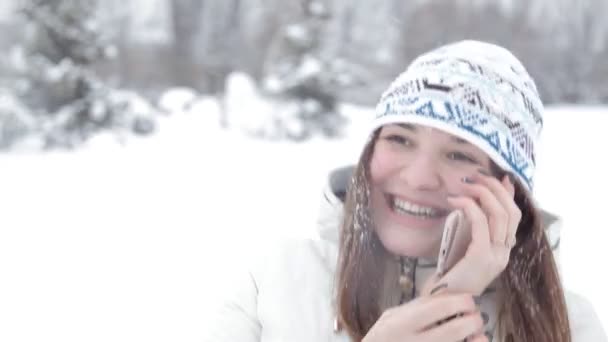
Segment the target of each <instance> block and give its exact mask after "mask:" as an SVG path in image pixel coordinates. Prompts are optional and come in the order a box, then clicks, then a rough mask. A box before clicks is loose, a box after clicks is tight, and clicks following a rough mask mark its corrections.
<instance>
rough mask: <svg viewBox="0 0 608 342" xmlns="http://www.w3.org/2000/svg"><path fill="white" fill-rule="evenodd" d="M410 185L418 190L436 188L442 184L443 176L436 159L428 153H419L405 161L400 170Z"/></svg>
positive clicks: (402, 177)
mask: <svg viewBox="0 0 608 342" xmlns="http://www.w3.org/2000/svg"><path fill="white" fill-rule="evenodd" d="M400 176H401V179H403V180H404V181H405V182H406V183H407V184H408V186H409V187H411V188H412V189H416V190H435V189H437V188H439V187H440V186H441V177H440V175H439V170H438V166H437V164H436V162H435V160H434V159H433V158H432V157H431V156H428V155H425V154H419V155H418V156H416V157H415V158H413V159H411V160H410V161H409V163H404V165H403V167H402V168H401V172H400Z"/></svg>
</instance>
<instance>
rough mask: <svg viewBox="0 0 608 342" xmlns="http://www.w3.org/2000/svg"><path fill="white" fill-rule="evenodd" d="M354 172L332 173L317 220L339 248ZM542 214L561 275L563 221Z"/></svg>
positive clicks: (344, 169)
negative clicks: (560, 255) (344, 213)
mask: <svg viewBox="0 0 608 342" xmlns="http://www.w3.org/2000/svg"><path fill="white" fill-rule="evenodd" d="M353 170H354V166H345V167H342V168H338V169H335V170H333V171H332V172H330V174H329V177H328V180H327V184H326V185H325V189H324V191H323V197H322V199H321V206H320V212H319V217H318V220H317V223H318V224H317V226H318V229H319V236H320V238H321V239H322V240H325V241H327V242H329V243H330V244H332V245H335V246H336V247H338V244H339V231H340V224H341V223H342V212H343V205H344V199H345V197H346V189H347V186H348V183H349V181H350V178H351V175H352V173H353ZM540 213H541V220H542V225H543V227H544V230H545V233H546V235H547V238H548V240H549V244H550V245H551V250H552V251H553V254H554V256H555V259H556V262H557V265H558V269H559V270H560V274H561V266H560V264H559V247H560V232H561V225H562V221H561V219H560V218H559V217H558V216H557V215H555V214H553V213H550V212H548V211H546V210H543V209H540Z"/></svg>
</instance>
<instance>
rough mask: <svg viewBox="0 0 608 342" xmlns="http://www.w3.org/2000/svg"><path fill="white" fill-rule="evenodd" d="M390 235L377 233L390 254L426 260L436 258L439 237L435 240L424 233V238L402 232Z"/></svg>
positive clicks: (388, 233) (430, 235)
mask: <svg viewBox="0 0 608 342" xmlns="http://www.w3.org/2000/svg"><path fill="white" fill-rule="evenodd" d="M383 233H384V234H383ZM390 233H391V232H379V233H378V238H379V239H380V241H381V242H382V245H384V248H385V249H386V250H387V251H389V252H390V253H391V254H394V255H399V256H409V257H415V258H428V259H434V258H436V257H437V253H438V250H439V244H440V239H441V236H438V237H437V238H435V237H434V236H433V235H434V234H429V233H428V232H425V234H424V236H407V235H410V234H405V233H404V232H403V231H399V232H394V234H390ZM412 235H415V234H412Z"/></svg>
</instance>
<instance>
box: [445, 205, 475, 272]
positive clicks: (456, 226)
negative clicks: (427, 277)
mask: <svg viewBox="0 0 608 342" xmlns="http://www.w3.org/2000/svg"><path fill="white" fill-rule="evenodd" d="M470 243H471V227H470V224H469V223H468V221H467V219H466V217H465V215H464V213H463V212H462V210H454V211H452V212H451V213H450V214H449V215H448V216H447V218H446V220H445V224H444V228H443V236H442V237H441V246H440V247H439V255H438V257H437V275H438V276H439V277H441V276H443V275H444V274H445V273H446V272H447V271H449V270H450V269H451V268H452V267H453V266H454V265H455V264H456V263H457V262H458V260H460V259H462V257H463V256H464V254H465V253H466V251H467V248H468V247H469V244H470Z"/></svg>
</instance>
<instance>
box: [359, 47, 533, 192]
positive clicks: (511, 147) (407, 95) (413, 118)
mask: <svg viewBox="0 0 608 342" xmlns="http://www.w3.org/2000/svg"><path fill="white" fill-rule="evenodd" d="M542 112H543V104H542V102H541V100H540V97H539V95H538V91H537V90H536V85H535V84H534V81H533V80H532V78H531V77H530V75H528V73H527V71H526V69H525V68H524V67H523V65H522V64H521V62H520V61H519V60H518V59H517V58H516V57H515V56H514V55H513V54H512V53H511V52H509V51H508V50H506V49H504V48H502V47H499V46H496V45H493V44H489V43H484V42H478V41H470V40H466V41H460V42H456V43H452V44H449V45H445V46H442V47H440V48H437V49H435V50H432V51H430V52H428V53H425V54H423V55H421V56H420V57H418V58H417V59H415V60H414V61H413V62H412V63H411V64H410V66H409V67H408V68H407V70H406V71H405V72H403V73H402V74H401V75H399V76H398V77H397V79H395V80H394V81H393V82H392V84H391V85H390V86H389V88H388V89H387V90H386V91H385V92H384V94H383V95H382V97H381V99H380V101H379V103H378V105H377V107H376V113H375V118H374V120H373V123H372V127H370V129H371V132H373V131H375V130H376V129H377V128H379V127H381V126H383V125H386V124H390V123H412V124H421V125H426V126H430V127H434V128H437V129H441V130H442V131H445V132H447V133H450V134H453V135H455V136H458V137H460V138H462V139H464V140H466V141H468V142H470V143H472V144H474V145H475V146H477V147H479V148H480V149H481V150H483V151H484V152H485V153H487V154H488V156H489V157H490V158H491V159H492V160H493V161H494V162H495V163H496V164H497V165H498V166H500V167H501V168H502V169H503V170H505V171H507V172H511V173H513V174H514V175H515V176H516V177H517V178H518V179H519V180H520V181H521V182H522V184H523V185H524V186H526V187H527V188H528V190H529V191H532V189H533V176H534V169H535V164H536V159H535V147H536V145H537V141H538V138H539V135H540V131H541V129H542V125H543V121H542Z"/></svg>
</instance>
